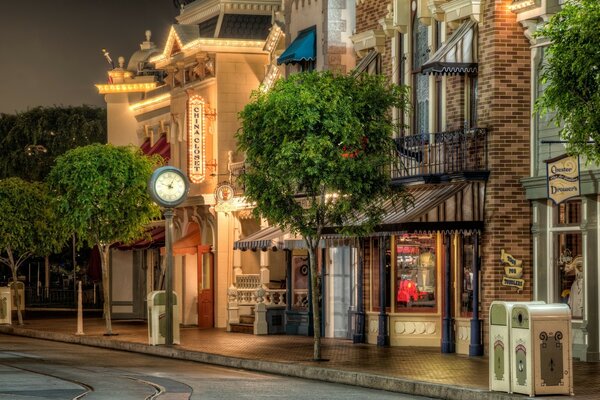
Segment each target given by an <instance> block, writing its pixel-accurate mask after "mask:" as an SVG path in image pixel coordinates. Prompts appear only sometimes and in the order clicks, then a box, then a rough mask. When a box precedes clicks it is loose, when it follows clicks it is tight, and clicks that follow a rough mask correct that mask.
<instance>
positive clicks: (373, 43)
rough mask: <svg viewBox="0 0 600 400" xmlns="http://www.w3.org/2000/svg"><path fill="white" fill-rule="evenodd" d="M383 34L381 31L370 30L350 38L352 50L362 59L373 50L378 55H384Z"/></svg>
mask: <svg viewBox="0 0 600 400" xmlns="http://www.w3.org/2000/svg"><path fill="white" fill-rule="evenodd" d="M385 38H386V36H385V32H384V31H382V30H381V29H371V30H368V31H365V32H361V33H357V34H356V35H352V36H350V40H352V43H353V44H354V50H355V51H356V53H357V54H358V56H359V57H364V56H365V55H366V54H367V53H368V52H369V50H371V49H375V50H377V51H378V52H379V53H380V54H384V53H385Z"/></svg>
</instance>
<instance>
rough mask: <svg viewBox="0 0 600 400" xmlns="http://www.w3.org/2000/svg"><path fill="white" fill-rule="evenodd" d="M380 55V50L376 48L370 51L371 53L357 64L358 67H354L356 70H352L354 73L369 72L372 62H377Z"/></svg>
mask: <svg viewBox="0 0 600 400" xmlns="http://www.w3.org/2000/svg"><path fill="white" fill-rule="evenodd" d="M378 55H379V52H378V51H377V50H375V49H373V50H371V51H369V53H368V54H367V55H366V56H364V57H363V58H362V60H360V61H359V63H358V64H356V67H354V70H353V71H352V75H358V74H362V73H363V72H367V73H368V72H369V66H370V65H371V63H372V62H375V61H376V60H377V56H378Z"/></svg>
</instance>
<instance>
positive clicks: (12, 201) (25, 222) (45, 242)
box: [0, 178, 66, 325]
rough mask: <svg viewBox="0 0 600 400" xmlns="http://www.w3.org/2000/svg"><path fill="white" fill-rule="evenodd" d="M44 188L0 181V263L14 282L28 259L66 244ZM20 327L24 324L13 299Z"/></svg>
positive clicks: (40, 185)
mask: <svg viewBox="0 0 600 400" xmlns="http://www.w3.org/2000/svg"><path fill="white" fill-rule="evenodd" d="M53 204H54V203H53V201H52V198H51V197H50V194H49V192H48V189H47V187H46V185H44V184H43V183H40V182H34V183H30V182H27V181H24V180H22V179H20V178H7V179H2V180H0V214H2V218H0V263H2V264H5V265H7V266H8V267H9V268H10V269H11V272H12V280H13V282H17V276H18V270H19V267H20V266H21V265H22V264H23V263H24V262H25V261H26V260H27V259H28V258H29V257H31V256H43V255H46V254H48V253H51V252H53V251H58V250H60V249H61V247H62V246H63V245H64V244H65V241H66V235H65V229H63V227H62V225H61V221H60V220H59V219H58V218H57V215H56V213H55V210H54V207H53ZM16 299H17V302H16V307H17V315H18V319H19V325H22V324H23V316H22V314H21V309H20V304H19V302H20V299H19V296H16Z"/></svg>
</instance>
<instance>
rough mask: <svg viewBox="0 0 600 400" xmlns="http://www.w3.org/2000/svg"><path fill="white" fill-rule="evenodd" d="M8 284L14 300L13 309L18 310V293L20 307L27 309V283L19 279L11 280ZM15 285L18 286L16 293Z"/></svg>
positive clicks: (12, 302) (22, 309)
mask: <svg viewBox="0 0 600 400" xmlns="http://www.w3.org/2000/svg"><path fill="white" fill-rule="evenodd" d="M8 286H9V287H10V290H11V292H12V301H11V304H12V306H11V309H12V310H13V311H17V294H16V293H18V295H19V309H20V310H21V311H25V284H24V283H23V282H21V281H17V282H16V283H15V282H14V281H13V282H10V283H9V284H8ZM15 286H16V288H17V290H16V293H15Z"/></svg>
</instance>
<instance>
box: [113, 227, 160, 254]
mask: <svg viewBox="0 0 600 400" xmlns="http://www.w3.org/2000/svg"><path fill="white" fill-rule="evenodd" d="M164 245H165V227H164V226H158V227H155V228H152V229H150V230H148V231H146V235H145V236H144V237H143V238H141V239H138V240H136V241H135V242H133V243H129V244H122V243H119V244H116V245H114V246H112V247H113V248H116V249H118V250H122V251H129V250H142V249H149V248H152V247H160V246H164Z"/></svg>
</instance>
